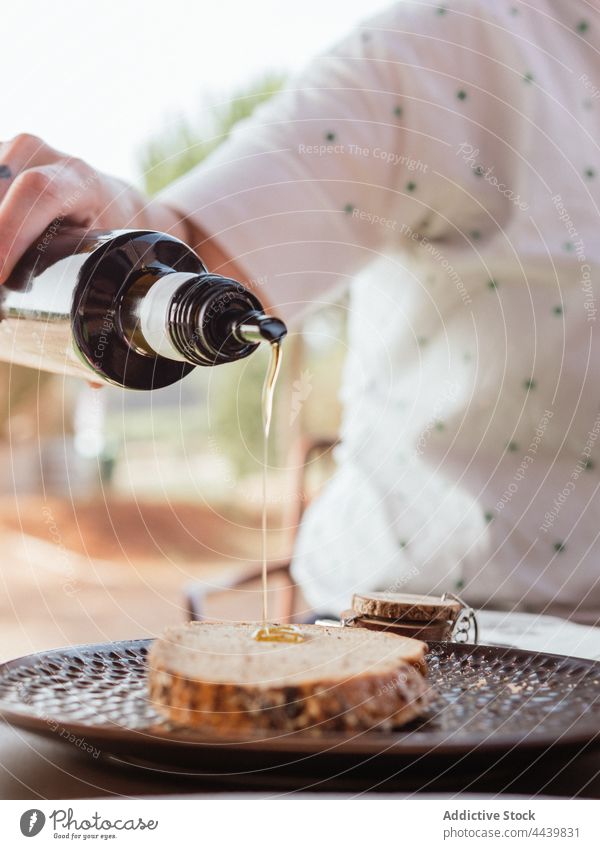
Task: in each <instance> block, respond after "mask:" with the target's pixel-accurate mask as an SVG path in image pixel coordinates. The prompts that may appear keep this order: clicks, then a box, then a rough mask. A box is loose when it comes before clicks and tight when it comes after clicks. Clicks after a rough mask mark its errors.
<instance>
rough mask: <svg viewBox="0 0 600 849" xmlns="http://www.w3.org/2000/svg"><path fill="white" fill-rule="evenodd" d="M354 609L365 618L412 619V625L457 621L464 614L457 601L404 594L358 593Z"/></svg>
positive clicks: (354, 601) (353, 600)
mask: <svg viewBox="0 0 600 849" xmlns="http://www.w3.org/2000/svg"><path fill="white" fill-rule="evenodd" d="M352 609H353V610H354V612H355V613H359V614H360V615H362V616H372V617H381V618H382V619H402V618H404V619H408V620H410V621H411V622H427V623H430V624H433V623H434V622H437V621H441V620H443V621H450V622H455V621H456V618H457V617H458V614H459V613H460V611H461V606H460V604H459V603H458V602H457V601H453V600H451V599H449V600H448V601H442V600H441V599H436V598H434V597H430V596H416V595H404V594H403V593H365V594H362V593H355V595H354V596H353V597H352Z"/></svg>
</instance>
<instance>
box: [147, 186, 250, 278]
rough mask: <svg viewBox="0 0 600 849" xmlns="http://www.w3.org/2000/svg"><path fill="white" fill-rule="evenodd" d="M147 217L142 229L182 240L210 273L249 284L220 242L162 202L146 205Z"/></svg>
mask: <svg viewBox="0 0 600 849" xmlns="http://www.w3.org/2000/svg"><path fill="white" fill-rule="evenodd" d="M144 217H145V220H146V223H145V224H143V225H142V226H144V227H147V228H148V229H149V230H160V231H162V232H163V233H169V234H170V235H172V236H175V237H176V238H177V239H181V241H182V242H185V243H186V245H189V246H190V248H192V249H193V250H194V251H196V253H197V254H198V255H199V256H200V257H201V258H202V261H203V262H204V264H205V265H206V267H207V268H208V270H209V271H211V272H214V273H215V274H222V275H224V276H225V277H232V278H233V279H234V280H238V281H239V282H240V283H246V284H247V283H248V279H247V275H246V273H245V272H244V270H243V269H242V268H241V266H240V265H238V264H237V263H236V262H235V261H234V260H233V259H232V258H231V257H230V256H228V255H227V254H226V253H225V251H224V250H223V249H222V248H221V246H220V245H219V244H218V242H217V241H215V239H214V238H212V237H211V236H209V235H208V234H207V233H206V232H205V231H203V230H202V229H201V227H199V226H198V225H197V224H196V223H195V222H192V221H190V219H189V218H186V217H185V216H184V215H182V214H181V213H180V212H177V210H175V209H173V208H172V207H170V206H167V205H166V204H164V203H161V202H160V201H150V202H149V203H148V204H147V205H146V208H145V211H144Z"/></svg>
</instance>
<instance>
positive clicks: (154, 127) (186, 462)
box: [0, 0, 387, 658]
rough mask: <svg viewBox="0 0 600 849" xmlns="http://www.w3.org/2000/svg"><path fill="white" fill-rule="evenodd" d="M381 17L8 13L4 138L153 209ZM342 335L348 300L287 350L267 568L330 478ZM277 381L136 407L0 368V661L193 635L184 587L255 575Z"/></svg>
mask: <svg viewBox="0 0 600 849" xmlns="http://www.w3.org/2000/svg"><path fill="white" fill-rule="evenodd" d="M385 5H387V4H386V3H385V2H384V3H375V4H374V3H373V2H372V0H371V2H368V0H329V2H328V3H326V4H323V3H322V2H317V0H305V1H304V2H303V3H302V4H299V5H293V4H282V3H279V2H275V0H255V2H254V3H253V4H242V3H241V2H239V0H237V2H235V1H234V0H221V2H220V3H218V4H211V5H210V6H207V5H206V4H197V3H191V2H184V1H183V0H171V2H170V3H169V4H166V5H165V4H164V3H159V2H154V0H145V2H137V0H126V1H125V2H123V3H119V4H103V5H102V6H100V5H94V4H92V5H89V4H86V5H85V6H82V5H81V4H79V3H76V2H70V0H69V2H65V0H58V2H56V3H54V4H52V6H51V7H42V6H40V5H39V4H38V3H36V2H31V0H25V2H20V3H18V4H11V6H10V7H9V8H7V9H5V10H4V27H3V28H4V31H5V33H8V34H9V37H8V38H6V39H5V42H4V44H3V50H2V58H1V59H0V64H1V67H2V71H3V78H4V80H5V91H4V101H3V102H4V107H3V110H2V112H3V114H2V130H1V137H2V138H10V137H12V136H13V135H16V134H17V133H19V132H30V133H34V134H36V135H39V136H41V137H42V138H43V139H44V140H45V141H47V142H48V143H49V144H51V145H52V146H54V147H57V148H59V149H63V150H66V151H68V152H69V153H72V154H73V155H76V156H79V157H82V158H83V159H85V160H87V161H88V162H90V163H91V164H92V165H94V166H95V167H96V168H99V169H101V170H103V171H107V172H110V173H113V174H116V175H117V176H119V177H122V178H124V179H126V180H128V181H129V182H132V183H135V184H136V185H138V186H139V187H140V188H143V189H144V190H145V191H146V192H148V193H149V194H154V193H156V192H158V191H159V190H160V189H161V188H163V187H164V186H165V185H167V184H168V183H169V182H170V181H172V180H173V179H175V178H176V177H178V176H179V175H180V174H183V173H184V172H185V171H187V170H189V169H190V168H191V167H193V166H194V165H195V164H196V163H198V162H200V161H202V160H203V159H204V158H205V157H207V156H208V155H210V153H211V151H212V150H214V149H215V148H216V147H217V146H218V145H219V144H220V143H221V142H222V141H223V140H224V139H225V138H226V137H227V134H228V133H229V132H230V130H231V128H232V127H233V126H234V125H235V123H236V122H237V121H240V120H243V119H244V118H245V117H247V116H248V115H250V114H251V113H252V111H253V109H254V108H255V107H256V106H257V104H259V103H260V102H262V101H263V100H265V99H266V98H269V97H271V96H273V94H274V93H275V92H277V91H278V90H279V89H280V88H281V87H282V86H285V84H286V80H287V79H288V78H289V77H290V75H291V74H293V73H294V72H295V71H297V70H299V69H300V68H301V67H302V66H303V65H304V64H305V63H306V62H307V61H309V59H310V57H311V55H313V54H314V53H316V52H318V51H320V50H322V49H324V48H326V47H327V45H328V44H329V43H331V42H333V41H335V40H337V39H338V38H340V37H341V36H342V35H343V33H344V32H345V31H346V30H348V29H350V28H351V27H352V26H353V25H354V24H355V23H357V22H358V21H359V20H360V19H362V18H364V17H366V16H367V15H371V14H373V13H374V12H375V11H377V9H378V8H383V7H385ZM6 81H8V85H7V83H6ZM344 334H345V304H344V302H343V300H342V301H341V302H340V303H338V304H332V305H330V306H328V307H327V308H326V309H323V310H321V311H320V312H319V313H318V314H315V315H313V316H310V317H309V318H307V319H306V321H305V323H304V325H303V327H302V328H299V329H298V330H297V332H294V333H293V334H290V337H288V340H287V342H286V345H285V350H284V367H283V371H282V377H281V379H280V384H279V387H278V391H277V396H276V409H275V418H274V426H273V438H272V440H271V446H270V457H269V486H268V504H269V523H270V536H269V555H270V557H271V558H272V559H278V558H283V559H285V558H286V557H287V555H288V554H289V551H290V550H291V546H292V543H293V536H294V532H295V527H296V524H297V520H298V515H299V512H300V511H301V509H302V507H303V506H304V505H305V504H306V503H307V501H308V500H309V499H310V497H311V496H312V494H313V493H314V492H315V491H316V490H317V489H318V487H319V486H320V485H321V484H322V482H323V480H324V479H325V478H326V476H327V474H328V473H329V472H330V470H331V452H330V450H329V448H328V445H329V442H330V441H332V440H334V439H335V435H336V433H337V428H338V421H339V408H338V404H337V400H336V398H337V387H338V384H339V379H340V371H341V367H342V363H343V357H344V350H345V342H344ZM266 365H267V352H261V353H258V354H256V355H254V356H253V357H251V358H250V359H248V360H244V361H242V362H241V363H239V364H234V365H228V366H221V367H219V368H215V369H200V368H198V369H196V370H195V372H194V373H193V374H192V375H191V376H189V377H188V378H187V379H185V380H184V381H182V382H181V383H180V384H178V385H176V386H174V387H170V388H168V389H165V390H159V391H155V392H152V393H134V392H126V391H121V390H118V389H113V388H107V389H102V390H99V391H95V390H93V389H91V388H89V387H87V386H84V385H81V384H80V383H78V382H76V381H74V380H70V379H64V378H62V377H57V376H52V375H47V374H41V373H37V372H34V371H32V370H29V369H25V368H20V367H14V366H12V367H11V366H8V365H6V364H0V455H1V460H2V465H1V472H0V497H1V504H0V508H1V509H0V532H1V535H2V536H1V541H2V548H3V553H2V555H1V559H2V567H1V570H0V580H1V581H2V584H3V592H2V596H1V598H0V619H1V621H2V629H3V630H2V634H3V641H2V646H1V648H0V657H2V658H4V657H11V656H15V655H18V654H23V653H26V652H30V651H34V650H38V649H41V648H45V647H47V646H50V645H61V644H68V643H74V642H88V641H96V640H97V641H103V640H107V639H117V638H125V637H135V636H142V635H145V634H152V633H156V632H158V631H160V630H161V628H162V627H163V626H164V625H167V624H170V623H173V622H178V621H181V619H182V618H183V617H184V616H185V615H186V614H185V601H184V589H185V588H186V587H188V586H189V585H190V584H194V582H200V585H201V586H203V587H210V586H211V585H214V584H217V583H218V582H220V581H221V580H222V579H223V576H224V575H225V576H227V577H228V576H231V575H236V574H238V573H243V572H244V571H245V570H247V569H249V568H252V567H256V566H257V565H258V564H259V562H260V556H261V552H260V511H261V470H262V459H263V458H262V439H261V429H260V428H261V424H260V392H261V385H262V381H263V378H264V374H265V370H266ZM315 440H316V441H317V442H318V443H319V444H318V445H317V446H316V451H315V452H314V453H313V455H312V457H311V462H310V464H309V467H308V474H307V475H305V476H304V477H302V476H301V475H300V474H299V468H300V465H301V458H302V456H303V452H304V451H305V449H306V447H307V445H310V444H311V443H312V442H313V441H315ZM321 441H322V442H321ZM256 595H257V594H256V593H255V592H253V593H252V594H247V595H246V596H244V595H242V598H241V601H242V602H243V603H242V604H241V605H240V611H239V615H240V616H241V617H244V616H245V617H247V618H249V617H251V616H257V615H258V610H259V608H258V605H257V601H258V600H257V599H256V598H255V596H256Z"/></svg>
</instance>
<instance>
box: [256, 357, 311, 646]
mask: <svg viewBox="0 0 600 849" xmlns="http://www.w3.org/2000/svg"><path fill="white" fill-rule="evenodd" d="M280 367H281V344H280V342H271V359H270V362H269V367H268V369H267V374H266V377H265V382H264V384H263V391H262V424H263V474H262V526H261V527H262V593H263V609H262V625H261V626H260V628H257V629H256V631H254V632H253V634H252V639H253V640H257V642H260V643H302V642H304V640H305V639H306V637H305V636H304V635H303V634H302V632H301V631H300V629H299V628H298V626H297V625H270V624H269V611H268V586H267V469H268V465H269V462H268V461H269V432H270V430H271V418H272V417H273V394H274V392H275V383H276V382H277V376H278V374H279V369H280Z"/></svg>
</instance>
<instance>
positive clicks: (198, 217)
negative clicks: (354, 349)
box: [160, 3, 424, 321]
mask: <svg viewBox="0 0 600 849" xmlns="http://www.w3.org/2000/svg"><path fill="white" fill-rule="evenodd" d="M407 5H410V4H404V3H403V4H397V5H396V6H395V7H392V10H391V11H389V12H388V13H387V15H386V16H385V17H379V18H375V19H373V20H371V21H370V22H368V23H367V24H365V25H364V26H361V27H359V28H358V29H357V30H356V31H355V32H353V33H351V34H350V35H349V36H348V37H347V38H345V39H344V40H343V41H342V42H341V43H340V44H339V45H337V46H336V47H335V48H333V49H332V50H330V51H329V52H327V53H326V54H324V55H321V56H318V57H317V58H316V59H314V60H313V62H312V63H311V64H310V66H309V67H308V68H307V70H306V71H305V72H304V73H303V74H301V75H300V76H299V77H298V78H297V79H296V80H295V81H294V82H292V83H291V84H289V85H288V87H287V88H286V89H285V90H284V91H282V92H281V93H279V94H277V95H276V96H275V97H274V98H273V99H272V100H271V101H269V102H268V103H267V104H264V105H263V106H262V107H260V108H259V109H257V110H256V111H255V113H254V114H253V116H252V117H251V118H250V119H248V120H246V121H244V122H243V123H241V124H239V125H238V126H237V127H236V128H235V129H234V131H233V133H232V134H231V136H230V137H229V139H228V140H227V141H226V142H224V143H223V144H222V145H221V146H220V147H219V149H218V150H217V151H216V152H215V153H214V154H213V155H212V156H211V157H209V158H208V159H207V160H206V161H205V162H204V163H202V164H201V165H200V166H198V167H196V168H195V169H193V170H192V171H191V172H189V173H188V174H187V175H185V176H184V177H183V178H181V179H179V180H178V181H176V182H175V183H174V184H172V185H171V186H169V187H168V188H167V189H166V190H165V191H164V192H163V193H162V194H161V195H160V198H161V200H162V201H163V202H164V203H166V204H168V205H169V206H171V207H172V208H174V209H176V210H177V211H178V212H179V213H181V214H183V215H184V216H185V217H186V218H188V219H189V220H191V222H192V223H195V224H196V225H197V226H198V227H199V228H200V229H201V230H202V231H203V232H205V233H206V234H207V235H208V236H210V237H211V238H212V239H214V240H215V241H216V242H217V243H218V244H219V245H220V246H221V247H222V248H223V250H224V251H225V253H226V255H227V256H229V257H231V259H233V260H234V261H235V262H236V263H237V264H238V265H240V266H241V267H242V268H243V269H244V270H245V271H246V273H247V275H248V278H249V280H250V281H251V283H252V284H253V286H254V287H255V288H256V291H257V293H258V294H259V296H260V292H261V291H262V292H263V293H264V295H265V297H266V299H267V300H268V301H269V302H270V303H271V304H272V305H273V306H274V307H276V308H277V309H278V311H279V312H280V314H281V315H282V316H283V317H284V318H285V319H286V320H288V321H290V320H293V319H294V318H295V317H296V316H297V315H298V314H300V313H302V312H303V311H304V309H305V308H306V307H307V306H308V305H311V304H314V303H316V302H321V301H326V300H329V299H331V298H332V297H333V296H335V295H336V294H337V290H338V289H339V288H340V287H343V286H344V284H345V283H347V282H348V281H349V279H350V278H351V277H352V276H354V275H355V274H356V273H357V272H359V271H360V270H361V268H362V267H363V266H365V265H366V264H367V263H368V262H369V261H370V260H371V259H375V258H376V257H377V255H378V254H380V253H381V252H384V251H385V247H386V243H387V242H388V240H390V239H391V238H393V239H394V241H395V244H396V246H397V245H398V242H399V241H401V239H402V236H403V234H404V235H406V234H407V233H409V234H410V233H411V232H412V228H413V227H417V226H418V221H419V219H421V218H423V215H424V209H423V206H422V204H421V203H418V202H416V199H415V197H414V196H413V195H412V192H413V189H414V186H415V182H414V179H413V172H412V171H411V170H410V168H407V167H401V165H402V164H404V166H406V163H407V162H408V161H413V154H414V155H417V153H415V151H414V150H413V151H411V150H410V148H411V147H413V148H414V146H415V144H416V145H417V146H418V145H419V144H420V145H422V144H423V142H424V137H423V136H424V134H421V135H420V136H418V135H417V136H416V137H415V136H414V135H413V137H412V140H411V139H410V138H409V140H408V141H407V133H406V130H405V129H404V126H403V125H404V108H403V103H404V97H405V95H407V94H408V95H410V96H413V95H414V81H413V79H412V78H414V76H415V74H414V72H413V71H414V69H415V67H416V66H417V65H418V63H417V62H416V61H415V59H414V58H412V57H411V53H413V52H414V49H415V47H414V44H413V41H412V40H411V31H412V32H414V30H415V27H418V26H419V22H418V20H417V21H416V23H415V19H414V17H413V18H411V14H410V12H407V11H402V9H404V8H406V6H407ZM413 14H414V13H413ZM398 50H400V59H401V60H402V58H404V61H398V55H397V54H398ZM413 101H414V96H413ZM408 135H409V136H410V133H408ZM414 161H416V160H414ZM400 220H401V222H402V227H401V228H399V221H400ZM200 253H201V250H200Z"/></svg>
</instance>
